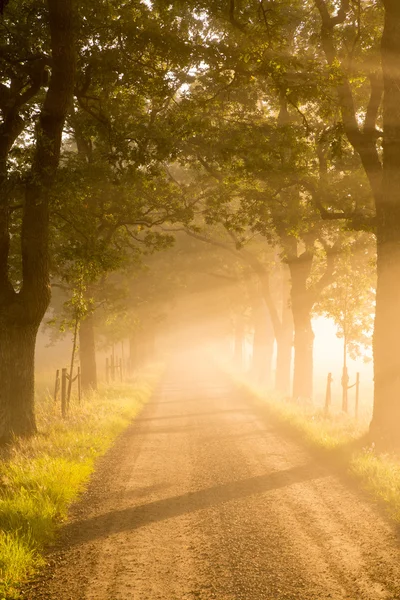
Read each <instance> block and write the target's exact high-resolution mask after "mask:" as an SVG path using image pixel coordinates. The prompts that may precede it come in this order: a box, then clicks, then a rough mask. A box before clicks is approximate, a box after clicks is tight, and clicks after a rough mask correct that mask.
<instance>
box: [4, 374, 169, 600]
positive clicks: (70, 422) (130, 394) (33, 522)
mask: <svg viewBox="0 0 400 600" xmlns="http://www.w3.org/2000/svg"><path fill="white" fill-rule="evenodd" d="M160 372H161V369H160V368H156V367H153V368H151V369H147V370H146V371H144V372H143V373H142V374H141V375H140V376H139V377H137V378H136V380H135V382H134V383H132V384H130V385H128V384H125V385H124V384H121V385H115V386H112V387H105V386H104V387H101V388H100V389H99V391H98V392H97V393H93V394H91V395H90V396H89V397H86V398H84V399H83V401H82V402H81V404H78V403H77V401H76V399H75V398H73V399H72V402H71V410H70V415H69V417H68V419H66V420H63V419H62V418H61V416H60V406H59V404H58V403H57V404H56V403H54V401H53V400H52V398H50V397H42V398H40V399H39V400H38V403H37V418H38V429H39V433H38V435H37V436H35V437H34V438H31V439H28V440H17V441H16V442H15V444H14V445H13V446H12V448H9V449H7V455H6V453H5V452H4V453H3V454H4V455H3V457H2V459H0V600H4V599H7V600H8V599H14V598H18V595H19V594H18V585H19V584H20V583H22V582H23V581H25V580H26V579H27V578H28V577H30V576H31V575H32V574H33V573H34V572H35V571H37V569H38V568H40V567H41V566H43V564H44V559H43V549H44V547H45V545H46V544H49V543H50V542H51V541H52V540H53V539H54V537H55V535H56V533H57V529H58V528H59V526H60V524H61V523H62V522H63V520H64V519H65V518H66V516H67V512H68V507H69V505H70V504H71V502H72V501H73V500H75V499H76V498H77V497H78V495H79V493H80V492H81V491H82V490H83V489H84V487H85V485H86V484H87V482H88V479H89V476H90V474H91V473H92V471H93V468H94V463H95V460H96V459H97V458H98V457H99V456H101V455H102V454H104V453H105V452H106V451H107V450H108V448H110V446H111V445H112V443H113V442H114V440H115V438H116V437H117V436H118V434H119V433H121V432H122V431H123V430H124V429H125V428H126V427H127V426H128V425H129V423H130V422H131V421H132V419H133V418H134V417H135V416H136V415H137V414H138V413H139V412H140V410H141V409H142V407H143V405H144V404H145V403H146V401H147V400H148V399H149V397H150V396H151V393H152V391H153V389H154V386H155V384H156V382H157V380H158V378H159V375H160Z"/></svg>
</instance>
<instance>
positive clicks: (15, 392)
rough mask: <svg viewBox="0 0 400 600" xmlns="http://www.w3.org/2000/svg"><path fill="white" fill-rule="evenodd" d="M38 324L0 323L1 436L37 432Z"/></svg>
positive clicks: (3, 440) (9, 437)
mask: <svg viewBox="0 0 400 600" xmlns="http://www.w3.org/2000/svg"><path fill="white" fill-rule="evenodd" d="M36 334H37V327H35V326H29V325H28V326H27V325H26V324H21V325H20V326H19V325H18V324H13V325H11V326H10V325H4V324H3V325H2V327H0V381H1V385H0V409H1V410H0V440H1V441H2V442H6V441H9V440H10V439H11V437H12V436H13V435H17V436H27V435H31V434H32V433H35V432H36V421H35V411H34V404H33V397H34V354H35V341H36Z"/></svg>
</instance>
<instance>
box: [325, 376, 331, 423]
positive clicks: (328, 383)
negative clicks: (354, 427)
mask: <svg viewBox="0 0 400 600" xmlns="http://www.w3.org/2000/svg"><path fill="white" fill-rule="evenodd" d="M331 387H332V373H328V379H327V381H326V395H325V414H326V415H327V414H328V412H329V407H330V405H331V401H332V390H331Z"/></svg>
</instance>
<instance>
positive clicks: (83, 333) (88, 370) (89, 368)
mask: <svg viewBox="0 0 400 600" xmlns="http://www.w3.org/2000/svg"><path fill="white" fill-rule="evenodd" d="M93 320H94V319H93V315H92V314H90V315H88V316H87V317H86V319H84V320H83V321H81V324H80V328H79V359H80V363H81V385H82V390H83V391H86V392H87V391H89V390H97V365H96V346H95V339H94V327H93Z"/></svg>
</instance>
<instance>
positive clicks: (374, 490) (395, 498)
mask: <svg viewBox="0 0 400 600" xmlns="http://www.w3.org/2000/svg"><path fill="white" fill-rule="evenodd" d="M228 374H229V376H230V377H231V378H232V379H233V380H234V382H235V383H236V385H237V386H238V387H240V388H241V389H242V390H244V391H245V392H246V393H247V394H249V395H250V396H251V398H252V399H253V401H255V402H256V404H257V406H259V407H261V408H264V409H265V410H266V411H267V413H268V414H269V415H270V416H271V417H272V418H273V419H274V420H275V421H276V422H277V423H278V424H280V425H281V426H283V428H284V429H286V430H287V431H289V432H291V433H294V434H295V436H296V438H297V439H300V440H301V441H302V442H303V443H304V444H305V445H306V446H308V447H309V448H310V449H311V450H313V451H317V452H318V455H319V456H321V457H325V458H329V459H330V460H333V461H335V464H337V465H339V466H340V467H341V468H343V469H345V472H346V473H347V474H348V475H350V476H351V477H352V479H353V480H356V481H357V483H358V484H359V485H360V486H361V488H362V489H364V490H365V491H366V492H368V494H369V496H370V498H371V499H372V500H373V501H375V502H377V503H378V504H379V505H380V506H382V507H383V508H384V509H385V512H386V513H387V514H388V515H389V517H390V518H391V519H392V520H394V521H395V522H396V523H400V456H399V455H398V454H396V453H394V452H392V453H384V452H379V451H378V450H377V449H376V447H375V445H374V443H373V442H372V441H371V440H368V435H367V434H368V426H369V418H368V416H367V415H362V417H361V418H360V419H358V420H356V419H354V418H352V417H350V416H348V415H346V414H343V413H339V412H337V413H331V414H328V415H325V413H324V411H323V410H322V409H321V407H315V406H312V404H305V405H299V404H296V403H292V402H290V401H287V400H283V399H282V398H279V397H276V396H274V394H273V393H268V392H266V391H265V390H260V389H258V388H256V387H254V386H252V385H251V383H249V382H248V381H246V380H244V379H241V378H238V377H237V376H236V375H235V374H232V373H229V372H228Z"/></svg>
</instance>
